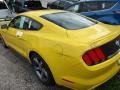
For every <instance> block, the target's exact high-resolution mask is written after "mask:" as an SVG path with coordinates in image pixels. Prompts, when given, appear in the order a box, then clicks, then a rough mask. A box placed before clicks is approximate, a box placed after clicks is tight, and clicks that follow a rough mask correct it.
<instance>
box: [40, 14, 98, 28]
mask: <svg viewBox="0 0 120 90" xmlns="http://www.w3.org/2000/svg"><path fill="white" fill-rule="evenodd" d="M42 18H44V19H46V20H48V21H50V22H52V23H54V24H57V25H59V26H61V27H63V28H65V29H70V30H76V29H81V28H86V27H89V26H92V25H95V24H96V22H95V21H92V20H89V19H87V18H85V17H83V16H80V15H77V14H74V13H70V12H60V13H52V14H47V15H44V16H42Z"/></svg>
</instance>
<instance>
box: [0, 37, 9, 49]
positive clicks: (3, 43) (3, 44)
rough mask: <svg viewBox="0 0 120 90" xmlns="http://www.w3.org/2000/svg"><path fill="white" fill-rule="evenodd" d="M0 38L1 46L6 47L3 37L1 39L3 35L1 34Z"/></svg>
mask: <svg viewBox="0 0 120 90" xmlns="http://www.w3.org/2000/svg"><path fill="white" fill-rule="evenodd" d="M0 38H1V43H2V46H3V47H4V48H8V46H7V45H6V43H5V41H4V39H3V37H2V36H1V37H0Z"/></svg>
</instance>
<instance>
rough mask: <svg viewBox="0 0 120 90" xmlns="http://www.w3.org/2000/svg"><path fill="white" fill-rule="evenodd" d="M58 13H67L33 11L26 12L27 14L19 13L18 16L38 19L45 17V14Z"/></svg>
mask: <svg viewBox="0 0 120 90" xmlns="http://www.w3.org/2000/svg"><path fill="white" fill-rule="evenodd" d="M59 12H67V11H63V10H53V9H51V10H35V11H28V12H24V13H21V14H19V15H24V16H30V17H32V16H36V17H40V16H43V15H47V14H52V13H59Z"/></svg>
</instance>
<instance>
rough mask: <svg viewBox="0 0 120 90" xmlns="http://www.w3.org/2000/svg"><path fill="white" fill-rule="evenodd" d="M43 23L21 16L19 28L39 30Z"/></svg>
mask: <svg viewBox="0 0 120 90" xmlns="http://www.w3.org/2000/svg"><path fill="white" fill-rule="evenodd" d="M41 27H42V25H41V24H40V23H38V22H36V21H35V20H33V19H31V18H28V17H25V16H21V21H20V26H19V28H20V29H22V30H39V29H40V28H41Z"/></svg>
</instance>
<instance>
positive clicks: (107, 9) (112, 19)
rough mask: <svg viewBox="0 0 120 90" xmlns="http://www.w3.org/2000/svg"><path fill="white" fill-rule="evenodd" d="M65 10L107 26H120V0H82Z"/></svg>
mask: <svg viewBox="0 0 120 90" xmlns="http://www.w3.org/2000/svg"><path fill="white" fill-rule="evenodd" d="M65 10H67V11H71V12H76V13H80V14H83V15H85V16H88V17H90V18H93V19H96V20H98V21H101V22H104V23H107V24H113V25H120V0H80V1H79V2H77V3H74V4H72V5H71V6H69V7H66V8H65Z"/></svg>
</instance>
